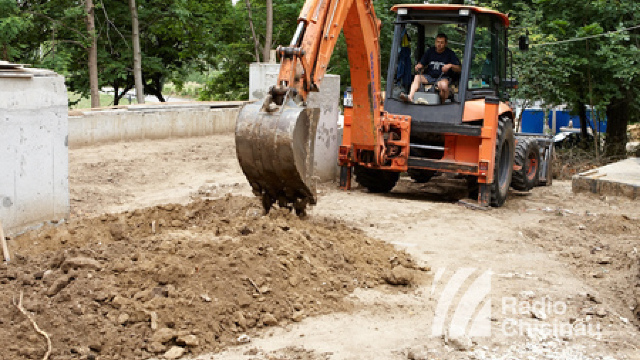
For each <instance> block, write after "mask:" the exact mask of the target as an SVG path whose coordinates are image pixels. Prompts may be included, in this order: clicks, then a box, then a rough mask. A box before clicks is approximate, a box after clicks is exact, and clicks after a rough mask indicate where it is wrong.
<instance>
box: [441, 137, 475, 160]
mask: <svg viewBox="0 0 640 360" xmlns="http://www.w3.org/2000/svg"><path fill="white" fill-rule="evenodd" d="M450 138H451V139H452V140H449V139H450ZM453 139H455V145H454V146H455V148H454V149H455V155H454V160H455V161H457V162H463V163H473V164H477V163H478V160H479V158H480V142H481V139H480V138H478V137H473V136H459V135H457V136H455V135H448V136H445V147H446V146H448V145H447V141H451V142H453V141H454V140H453Z"/></svg>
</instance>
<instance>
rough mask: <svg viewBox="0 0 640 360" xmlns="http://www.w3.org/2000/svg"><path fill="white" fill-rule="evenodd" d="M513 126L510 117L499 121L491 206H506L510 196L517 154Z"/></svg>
mask: <svg viewBox="0 0 640 360" xmlns="http://www.w3.org/2000/svg"><path fill="white" fill-rule="evenodd" d="M512 124H513V123H512V120H511V118H509V117H508V116H504V115H503V116H500V118H499V119H498V132H497V134H496V156H495V163H494V171H493V184H491V206H494V207H500V206H502V205H504V202H505V201H506V200H507V195H508V194H509V184H511V175H512V173H513V158H514V152H515V151H514V150H515V149H514V142H515V140H514V137H513V125H512Z"/></svg>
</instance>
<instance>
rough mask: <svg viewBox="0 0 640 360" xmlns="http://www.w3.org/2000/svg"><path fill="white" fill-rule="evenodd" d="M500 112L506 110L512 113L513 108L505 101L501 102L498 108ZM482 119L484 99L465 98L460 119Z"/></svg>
mask: <svg viewBox="0 0 640 360" xmlns="http://www.w3.org/2000/svg"><path fill="white" fill-rule="evenodd" d="M498 112H499V113H500V114H504V113H507V112H510V113H512V112H513V110H512V109H511V107H509V105H507V104H506V103H503V102H501V103H500V107H499V108H498ZM482 119H484V99H476V100H467V101H465V103H464V112H463V114H462V121H464V122H467V121H476V120H482Z"/></svg>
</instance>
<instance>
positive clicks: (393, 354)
mask: <svg viewBox="0 0 640 360" xmlns="http://www.w3.org/2000/svg"><path fill="white" fill-rule="evenodd" d="M69 156H70V159H69V160H70V161H69V183H70V192H71V216H70V220H69V221H68V222H65V223H60V224H49V225H46V226H44V227H42V228H40V229H35V230H32V231H31V232H28V233H25V234H23V235H21V236H12V237H10V238H9V241H8V244H9V248H10V250H11V254H12V255H13V259H12V261H11V262H10V263H9V264H2V265H0V337H1V338H2V339H3V345H2V350H1V351H0V359H11V360H13V359H42V358H43V355H44V354H45V352H46V350H47V342H46V339H45V338H44V337H43V336H42V335H39V334H38V333H37V332H36V331H35V330H34V328H33V325H32V323H31V322H30V320H28V319H27V317H26V316H25V315H24V314H23V313H22V312H20V311H19V310H18V307H17V306H16V305H15V304H17V303H19V298H20V294H21V293H22V294H23V303H22V305H23V306H24V309H25V312H26V313H27V314H29V315H30V316H31V318H32V319H33V321H34V322H35V323H36V324H37V325H38V326H39V327H40V328H41V329H42V330H43V331H44V332H46V333H47V334H48V335H49V337H50V339H51V342H52V355H51V356H50V359H54V360H55V359H99V360H100V359H147V358H158V359H163V358H164V359H172V358H197V359H199V360H210V359H216V360H225V359H230V360H236V359H242V360H256V359H258V360H263V359H264V360H266V359H270V360H271V359H308V360H326V359H331V360H354V359H366V360H371V359H376V360H378V359H379V360H389V359H392V360H405V359H411V360H422V359H456V360H458V359H459V360H463V359H464V360H467V359H477V360H481V359H485V360H489V359H495V360H498V359H527V360H529V359H531V360H556V359H562V360H568V359H570V360H605V359H606V360H611V359H632V360H634V359H639V358H640V357H638V351H639V350H638V349H639V348H640V331H639V329H640V254H639V253H638V251H639V249H640V242H639V241H640V206H638V202H637V200H635V201H634V200H630V199H626V198H622V197H612V196H595V195H592V194H574V193H572V191H571V183H570V182H568V181H554V183H553V186H549V187H540V188H535V189H534V190H533V191H531V192H528V193H518V192H512V193H511V194H510V197H509V200H508V201H507V203H506V204H505V205H504V206H503V207H502V208H498V209H492V210H490V211H474V210H471V209H468V208H466V207H463V206H459V205H458V204H457V200H458V199H461V198H463V197H464V196H465V194H466V187H465V184H464V183H460V184H455V181H451V179H440V178H434V179H432V181H430V182H429V183H427V184H416V183H413V182H412V181H411V180H410V179H408V178H406V177H403V178H401V179H400V182H399V183H398V185H397V186H396V187H395V188H394V189H393V191H392V192H391V193H389V194H370V193H368V192H367V191H366V190H364V189H362V188H360V187H358V186H354V189H352V190H351V191H340V190H337V185H336V184H335V183H334V184H332V183H329V184H321V185H320V187H319V190H320V191H319V199H318V205H316V206H315V207H314V208H313V209H311V211H310V212H309V217H308V218H307V219H299V218H297V217H295V216H293V215H292V214H290V213H288V212H286V211H283V210H277V211H272V213H270V214H269V215H266V216H264V215H263V214H262V210H261V207H260V204H259V202H258V200H257V199H255V198H254V197H252V196H251V190H250V187H249V184H248V183H247V182H246V180H245V178H244V176H243V175H242V172H241V170H240V168H239V166H238V163H237V160H236V156H235V148H234V142H233V136H231V135H219V136H209V137H203V138H190V139H170V140H155V141H139V142H128V143H119V144H107V145H99V146H92V147H87V148H81V149H71V150H70V152H69ZM559 169H561V170H562V169H563V168H562V167H559ZM564 170H566V169H564ZM564 170H563V171H564ZM569 170H570V169H569ZM427 264H428V265H429V266H430V267H432V268H433V271H426V270H428V267H427V266H426V265H427ZM470 269H471V270H473V269H475V270H474V271H475V272H474V274H484V273H486V272H490V273H491V274H492V275H491V276H492V280H491V289H490V290H491V291H490V294H491V300H492V301H491V317H490V319H489V320H490V326H491V336H489V337H474V338H460V339H457V338H448V337H447V336H434V334H433V329H432V324H434V323H435V319H436V318H437V316H438V315H441V314H439V313H438V311H437V309H438V307H439V305H440V304H439V299H441V297H440V291H443V289H445V288H446V287H448V284H450V283H452V282H453V280H451V279H453V278H454V277H455V276H456V275H457V274H460V273H461V272H464V271H468V270H470ZM474 276H475V275H474ZM462 285H464V286H469V285H470V284H469V281H467V282H466V283H465V284H462ZM464 286H463V287H464ZM443 293H444V292H443ZM464 294H468V292H464V291H461V292H460V293H459V294H458V295H460V296H462V295H464ZM505 299H511V300H513V299H517V300H518V302H519V303H521V304H525V305H526V304H535V303H553V304H558V305H561V307H560V310H563V311H558V312H553V311H549V309H547V311H546V313H544V312H542V313H540V312H539V311H519V312H517V313H512V312H510V311H505V307H504V301H505ZM455 301H458V300H455ZM507 310H509V308H507ZM450 315H451V314H449V316H450ZM485 320H486V319H485ZM513 321H517V322H519V323H523V324H533V325H536V326H547V325H553V324H559V325H561V326H566V325H568V326H569V328H570V329H574V330H575V329H580V328H581V327H583V328H584V327H585V326H596V327H597V330H598V331H597V332H596V333H595V334H580V333H579V332H578V333H570V334H561V335H556V334H552V335H550V336H548V334H546V335H545V334H537V333H536V332H532V331H528V330H527V329H525V330H527V331H520V332H518V333H516V334H505V331H504V330H505V326H506V325H508V324H509V323H510V322H513Z"/></svg>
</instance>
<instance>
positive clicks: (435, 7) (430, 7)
mask: <svg viewBox="0 0 640 360" xmlns="http://www.w3.org/2000/svg"><path fill="white" fill-rule="evenodd" d="M398 9H409V10H415V11H424V12H427V11H433V12H436V11H450V12H451V11H453V12H458V11H460V10H469V11H472V12H475V13H478V14H490V15H494V16H496V17H498V18H499V19H500V20H501V21H502V23H503V24H504V26H505V27H508V26H509V17H508V16H507V15H505V14H503V13H500V12H497V11H495V10H491V9H487V8H483V7H478V6H468V5H446V4H396V5H394V6H393V7H392V8H391V11H395V12H398Z"/></svg>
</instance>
